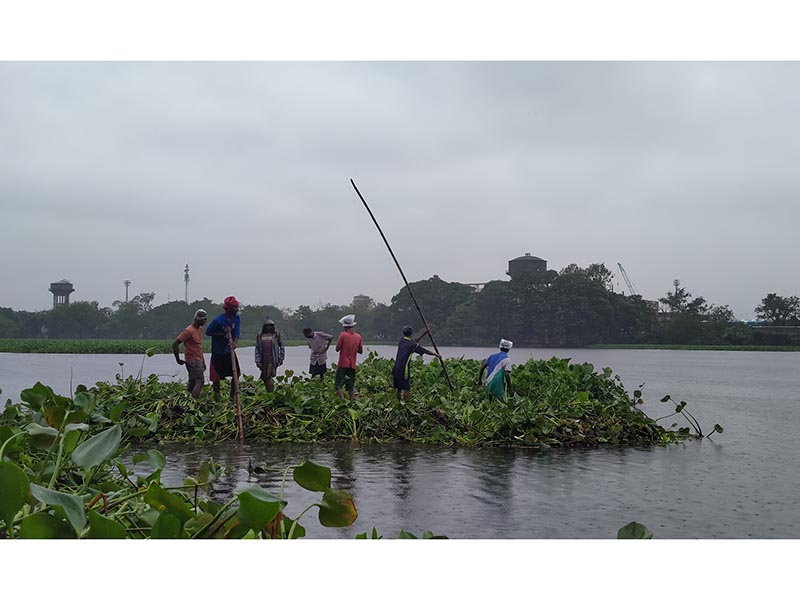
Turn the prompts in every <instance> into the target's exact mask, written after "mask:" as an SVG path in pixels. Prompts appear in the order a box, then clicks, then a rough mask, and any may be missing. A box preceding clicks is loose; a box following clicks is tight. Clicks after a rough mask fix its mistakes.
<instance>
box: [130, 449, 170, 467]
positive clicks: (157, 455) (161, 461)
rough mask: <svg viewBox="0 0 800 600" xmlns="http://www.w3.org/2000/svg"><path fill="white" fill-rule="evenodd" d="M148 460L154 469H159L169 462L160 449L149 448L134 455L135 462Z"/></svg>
mask: <svg viewBox="0 0 800 600" xmlns="http://www.w3.org/2000/svg"><path fill="white" fill-rule="evenodd" d="M140 462H146V463H147V465H148V466H149V467H150V468H152V469H153V470H154V471H159V470H161V469H163V468H164V465H166V464H167V459H166V458H164V455H163V454H161V452H159V451H158V450H148V451H147V452H145V453H144V454H136V455H134V457H133V464H135V465H136V464H139V463H140Z"/></svg>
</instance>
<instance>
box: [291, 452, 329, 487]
mask: <svg viewBox="0 0 800 600" xmlns="http://www.w3.org/2000/svg"><path fill="white" fill-rule="evenodd" d="M292 477H293V478H294V480H295V481H296V482H297V484H298V485H300V486H301V487H304V488H305V489H307V490H310V491H312V492H324V491H325V490H327V489H328V488H329V487H331V470H330V469H329V468H328V467H323V466H322V465H318V464H316V463H313V462H311V461H310V460H307V461H305V462H304V463H303V464H302V465H300V466H299V467H295V469H294V471H293V473H292Z"/></svg>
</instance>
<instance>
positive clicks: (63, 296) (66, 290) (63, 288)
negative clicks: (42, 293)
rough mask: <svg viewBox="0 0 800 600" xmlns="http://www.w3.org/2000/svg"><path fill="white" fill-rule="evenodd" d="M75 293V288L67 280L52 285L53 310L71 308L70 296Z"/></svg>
mask: <svg viewBox="0 0 800 600" xmlns="http://www.w3.org/2000/svg"><path fill="white" fill-rule="evenodd" d="M74 291H75V288H74V287H72V284H71V283H70V282H69V281H67V280H66V279H62V280H61V281H56V282H54V283H51V284H50V292H51V293H52V294H53V308H56V307H58V306H69V295H70V294H71V293H72V292H74Z"/></svg>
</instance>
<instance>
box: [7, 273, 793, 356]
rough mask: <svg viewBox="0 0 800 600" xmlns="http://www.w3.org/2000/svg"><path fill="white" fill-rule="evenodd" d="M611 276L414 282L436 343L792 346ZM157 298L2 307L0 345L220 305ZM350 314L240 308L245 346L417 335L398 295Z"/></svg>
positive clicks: (142, 334)
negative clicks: (410, 331) (315, 333)
mask: <svg viewBox="0 0 800 600" xmlns="http://www.w3.org/2000/svg"><path fill="white" fill-rule="evenodd" d="M611 280H612V273H611V272H610V271H608V269H606V267H605V266H604V265H602V264H592V265H589V267H586V268H582V267H578V266H577V265H569V266H568V267H566V268H564V269H562V270H561V271H560V272H556V271H548V272H546V273H538V274H532V275H526V276H517V277H515V278H514V279H512V280H511V281H491V282H489V283H487V284H486V285H485V286H483V289H481V290H477V289H475V288H474V287H472V286H469V285H466V284H462V283H457V282H447V281H444V280H442V279H440V278H439V277H438V276H435V275H434V276H433V277H431V278H430V279H426V280H423V281H417V282H412V284H411V286H412V288H413V290H414V295H415V297H416V298H417V301H418V302H419V304H420V306H421V307H422V308H423V311H424V312H425V316H426V319H427V320H428V323H429V324H430V325H431V328H432V329H433V331H434V334H435V337H436V340H437V343H439V344H442V345H468V346H469V345H475V346H486V345H494V344H495V343H496V342H497V341H498V340H499V339H500V338H501V337H505V338H507V339H511V340H513V341H514V343H515V344H516V345H517V346H553V347H576V346H587V345H591V344H735V345H749V344H758V345H790V344H791V343H792V340H791V338H789V337H788V336H787V335H784V334H780V333H775V332H766V331H759V328H753V327H749V326H748V325H746V324H744V323H740V322H737V321H736V320H735V317H734V314H733V312H732V311H731V309H730V308H729V307H728V306H724V305H723V306H715V305H713V304H709V303H707V302H706V301H705V299H704V298H703V297H702V296H697V297H693V296H692V294H690V293H689V292H687V291H686V290H685V289H684V288H680V287H679V288H676V289H675V290H672V291H669V292H668V293H667V294H666V295H665V296H664V297H662V298H659V302H660V303H661V305H662V306H663V307H664V310H661V311H659V305H658V303H657V302H654V301H647V300H644V299H642V297H641V296H626V295H622V294H617V293H614V292H613V291H612V290H611ZM154 299H155V294H153V293H143V294H139V295H137V296H135V297H134V298H133V299H132V300H130V301H129V302H115V303H114V304H113V306H112V307H100V306H99V305H98V303H97V302H73V303H72V304H70V305H69V306H63V307H58V308H55V309H53V310H48V311H41V312H26V311H14V310H12V309H10V308H0V337H1V338H16V339H19V338H39V339H129V340H134V339H172V338H174V336H175V335H176V334H177V333H179V332H180V331H181V330H182V329H183V328H184V327H185V326H186V325H187V324H189V323H190V322H191V320H192V315H193V314H194V311H196V310H197V309H198V308H203V309H205V310H206V311H208V313H209V315H210V317H211V318H213V317H214V316H216V315H217V314H219V313H220V312H221V307H220V303H219V302H216V301H213V300H210V299H208V298H203V299H202V300H197V301H194V302H192V303H190V304H188V305H187V304H186V303H185V302H183V301H173V302H168V303H166V304H161V305H154ZM359 300H361V302H358V303H357V304H356V306H353V305H330V304H327V305H324V306H319V307H316V308H312V307H311V306H309V305H301V306H298V307H297V308H296V309H293V310H286V309H281V308H279V307H277V306H274V305H269V304H267V305H256V304H243V305H242V311H241V321H242V338H243V342H247V341H248V340H250V339H254V338H255V336H256V334H257V332H258V331H260V328H261V323H262V322H263V320H264V319H265V318H266V317H270V318H272V319H273V320H274V321H275V323H276V325H277V327H278V329H279V331H281V333H282V334H283V336H284V338H285V339H291V340H302V339H303V334H302V330H303V328H304V327H311V328H312V329H322V330H325V331H329V332H332V333H335V332H337V331H338V330H339V328H340V327H339V323H338V320H339V319H340V318H341V317H342V316H343V315H344V314H347V313H354V314H355V315H356V320H357V322H358V325H357V330H358V331H359V332H360V333H361V334H362V335H363V336H364V338H365V339H366V340H370V341H378V342H380V341H385V342H393V341H395V340H396V339H397V338H398V337H399V336H400V331H401V330H402V328H403V327H404V326H405V325H411V326H412V327H414V328H415V329H420V328H421V327H422V322H421V320H420V318H419V315H418V313H417V310H416V308H415V306H414V303H413V301H412V299H411V296H410V295H409V293H408V290H407V289H406V288H405V287H404V288H403V289H401V290H400V292H398V293H397V294H396V295H395V296H394V297H393V298H392V300H391V302H390V303H389V304H388V305H387V304H381V303H377V304H376V303H375V302H373V301H371V300H369V299H368V298H364V297H360V298H359ZM756 314H757V315H759V317H760V318H761V319H763V321H764V322H765V323H769V324H772V325H797V324H800V319H799V318H798V317H799V316H800V300H798V299H797V297H795V296H791V297H788V298H783V297H781V296H778V295H776V294H769V295H768V296H767V297H766V298H764V300H763V301H762V303H761V305H759V306H758V307H756Z"/></svg>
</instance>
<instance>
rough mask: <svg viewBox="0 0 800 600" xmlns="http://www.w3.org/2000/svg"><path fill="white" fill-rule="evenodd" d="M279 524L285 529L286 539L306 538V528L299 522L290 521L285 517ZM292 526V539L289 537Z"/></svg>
mask: <svg viewBox="0 0 800 600" xmlns="http://www.w3.org/2000/svg"><path fill="white" fill-rule="evenodd" d="M281 524H282V525H283V527H285V529H286V539H289V540H299V539H300V538H304V537H306V528H305V527H303V526H302V525H300V522H299V521H292V520H291V519H290V518H289V517H286V518H285V519H283V522H282V523H281ZM292 526H294V531H293V532H292V537H289V532H290V531H292Z"/></svg>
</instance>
